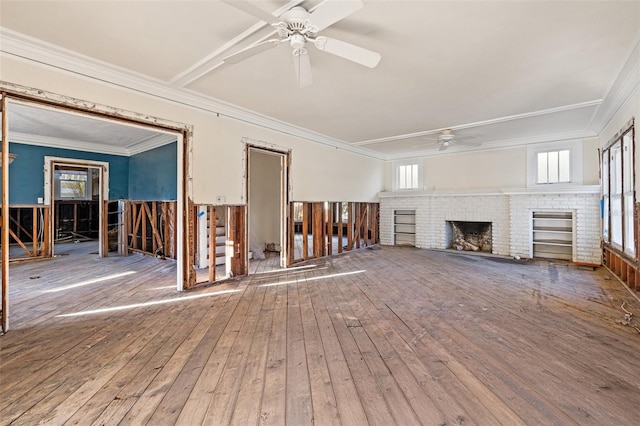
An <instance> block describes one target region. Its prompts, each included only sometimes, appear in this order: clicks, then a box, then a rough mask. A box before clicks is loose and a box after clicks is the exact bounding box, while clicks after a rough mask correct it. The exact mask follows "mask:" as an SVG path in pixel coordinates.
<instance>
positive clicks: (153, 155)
mask: <svg viewBox="0 0 640 426" xmlns="http://www.w3.org/2000/svg"><path fill="white" fill-rule="evenodd" d="M177 145H178V144H177V143H176V142H173V143H170V144H168V145H163V146H161V147H158V148H155V149H150V150H149V151H145V152H141V153H140V154H136V155H132V156H131V157H129V199H130V200H135V201H174V200H177V198H178V182H177V180H178V161H177V155H178V151H177V149H178V148H177Z"/></svg>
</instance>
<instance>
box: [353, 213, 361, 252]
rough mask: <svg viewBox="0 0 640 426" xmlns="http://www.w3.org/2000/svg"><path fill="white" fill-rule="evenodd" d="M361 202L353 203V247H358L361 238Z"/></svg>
mask: <svg viewBox="0 0 640 426" xmlns="http://www.w3.org/2000/svg"><path fill="white" fill-rule="evenodd" d="M361 204H362V203H354V207H355V215H354V216H355V218H354V225H355V232H354V234H353V239H354V240H355V241H354V242H355V247H356V248H360V240H361V239H362V233H361V230H362V210H361V208H360V207H361Z"/></svg>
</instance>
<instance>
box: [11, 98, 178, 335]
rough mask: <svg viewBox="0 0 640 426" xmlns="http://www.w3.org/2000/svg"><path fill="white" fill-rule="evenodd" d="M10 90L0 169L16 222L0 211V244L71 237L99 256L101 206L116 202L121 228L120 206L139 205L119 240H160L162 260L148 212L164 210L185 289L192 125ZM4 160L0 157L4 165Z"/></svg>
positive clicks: (42, 244) (28, 247) (160, 231)
mask: <svg viewBox="0 0 640 426" xmlns="http://www.w3.org/2000/svg"><path fill="white" fill-rule="evenodd" d="M15 90H16V94H15V98H11V99H10V96H14V95H7V94H6V93H4V92H3V93H2V99H1V100H2V122H3V123H2V124H3V125H2V145H3V151H4V152H6V153H9V152H11V154H12V155H11V160H12V166H11V170H10V171H9V168H8V167H6V166H5V167H4V170H3V177H5V178H4V179H3V182H2V199H3V213H4V212H11V213H12V214H14V213H15V215H13V216H15V218H14V220H13V221H11V218H12V217H13V216H12V215H10V214H6V215H3V216H4V217H3V223H2V225H3V226H2V242H3V244H2V247H3V248H9V249H12V248H13V247H12V244H10V243H13V242H14V241H18V240H20V243H21V244H18V243H17V242H16V244H17V245H20V246H24V247H19V248H20V250H21V251H22V253H26V256H24V255H23V257H27V258H34V257H45V258H46V257H52V256H53V255H54V246H55V247H56V248H55V251H56V254H65V253H64V251H65V250H62V247H63V244H64V243H67V242H71V243H74V244H73V245H75V243H76V242H78V243H82V245H86V244H90V245H91V248H89V249H83V250H81V251H83V252H84V253H85V254H94V255H98V256H101V257H104V256H106V255H107V253H108V252H110V251H111V247H110V246H111V241H110V238H109V236H108V235H107V234H108V230H110V229H111V226H110V224H111V221H108V220H106V219H107V216H110V215H109V214H108V213H109V212H111V210H112V208H113V210H114V213H115V214H118V215H120V217H119V219H117V223H118V226H120V225H121V224H122V223H123V222H124V221H123V216H122V213H123V210H125V209H123V206H125V205H126V206H129V205H133V204H135V203H137V204H136V205H135V206H134V207H133V208H132V209H133V210H135V209H137V212H138V213H139V214H138V215H137V216H134V215H133V214H130V215H129V217H128V219H129V222H130V223H131V225H130V228H132V229H133V230H135V231H137V232H139V234H140V235H141V237H140V238H138V239H135V237H136V234H133V235H134V236H133V237H131V236H129V237H128V236H127V235H128V234H127V233H126V232H123V231H122V230H121V229H120V230H118V231H117V232H118V235H117V236H116V241H117V243H116V244H125V245H126V244H127V243H129V244H131V241H135V242H136V243H137V244H138V245H139V246H141V247H138V250H137V251H142V252H145V250H144V249H145V248H146V249H147V251H149V250H151V249H150V247H151V248H152V249H153V250H154V253H152V254H155V253H156V251H157V247H156V246H161V245H162V249H161V252H160V253H161V255H162V258H165V257H167V258H168V257H169V256H170V255H169V254H168V253H169V250H166V249H165V248H164V241H158V240H159V239H162V236H163V235H169V232H165V228H160V227H159V226H157V225H156V222H154V221H153V219H155V218H161V219H165V218H167V217H171V218H172V219H173V221H171V222H168V221H167V223H168V225H167V230H168V231H171V233H170V236H169V237H167V239H168V242H167V244H168V245H170V246H171V247H173V248H174V250H173V251H172V252H171V258H172V259H175V260H176V264H175V265H174V266H172V267H171V268H170V270H174V271H175V277H176V281H175V282H176V287H177V290H178V291H180V290H183V289H184V280H185V279H186V278H187V277H188V275H189V269H188V268H186V265H185V262H184V259H185V257H186V255H187V253H186V252H185V251H184V244H183V243H184V230H185V223H186V222H185V219H184V218H185V215H184V214H183V213H184V206H185V204H186V186H185V183H184V182H185V181H186V177H185V174H186V173H187V172H186V171H187V170H188V161H189V158H188V156H187V154H186V153H187V152H188V150H187V145H188V143H189V139H188V137H189V135H190V133H189V132H190V129H189V127H188V126H186V125H180V124H179V123H174V122H170V121H165V120H161V119H154V120H149V122H146V121H140V119H139V118H138V114H135V113H129V112H126V111H122V110H116V109H113V108H110V107H106V106H100V107H97V106H96V108H94V109H92V110H86V109H85V108H84V104H83V103H82V102H78V101H77V100H75V99H71V98H68V99H67V98H63V99H61V100H60V103H57V102H55V105H54V102H51V100H50V99H51V97H49V98H47V94H46V93H42V94H41V95H42V99H41V98H40V96H35V97H34V96H32V95H29V94H24V93H23V92H22V91H24V92H28V93H30V91H29V89H22V88H16V89H15ZM59 98H60V97H59ZM43 99H45V100H46V99H49V100H48V101H47V102H46V103H44V102H43ZM116 117H117V118H116ZM163 124H164V125H166V127H163ZM8 163H9V161H8V159H6V160H5V158H4V156H3V165H4V164H6V165H8ZM43 165H44V170H45V172H44V174H43ZM109 170H111V171H112V172H113V173H112V174H111V177H109V174H108V173H109ZM7 172H10V173H7ZM5 175H6V176H5ZM43 181H44V182H43ZM156 207H157V209H156ZM16 212H17V213H16ZM16 215H17V216H16ZM5 218H6V219H5ZM160 222H161V223H162V221H160ZM26 223H28V224H29V226H25V225H24V224H26ZM14 234H15V235H16V236H17V238H15V237H13V235H14ZM158 235H160V237H158ZM145 237H146V238H145ZM127 238H129V239H127ZM140 240H141V242H140ZM134 244H135V243H134ZM73 245H69V246H68V247H73ZM135 248H136V247H134V249H135ZM9 251H10V250H8V249H5V250H2V260H3V261H2V292H1V294H2V300H1V305H0V306H2V311H1V315H0V316H1V319H2V321H1V322H2V331H3V332H6V331H7V330H8V329H9V296H10V286H9V273H8V272H9V263H10V262H9V260H10V259H9ZM133 251H135V250H133ZM124 252H125V253H126V250H125V251H124ZM117 253H119V254H122V252H121V251H119V250H117V249H116V250H114V253H111V254H110V255H114V254H117ZM145 253H146V252H145ZM156 257H161V256H158V255H156ZM12 260H13V259H12ZM20 260H23V259H20ZM54 266H55V262H52V263H51V268H53V267H54ZM74 273H76V275H77V278H79V279H80V280H82V277H83V275H82V274H84V276H87V277H89V276H91V277H92V279H94V278H95V277H93V275H94V274H95V270H89V269H87V270H85V271H80V270H78V271H74ZM38 279H41V280H44V279H45V278H44V277H43V276H40V275H39V276H38ZM99 282H101V281H99ZM20 284H21V283H19V282H18V283H16V284H15V285H16V286H17V287H15V288H16V291H21V289H20V287H19V286H20Z"/></svg>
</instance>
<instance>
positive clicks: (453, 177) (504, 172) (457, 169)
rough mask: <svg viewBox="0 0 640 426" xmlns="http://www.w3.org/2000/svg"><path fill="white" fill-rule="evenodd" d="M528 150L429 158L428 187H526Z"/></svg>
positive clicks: (426, 179)
mask: <svg viewBox="0 0 640 426" xmlns="http://www.w3.org/2000/svg"><path fill="white" fill-rule="evenodd" d="M526 161H527V156H526V149H525V148H524V147H515V148H506V149H495V150H490V151H477V152H469V153H456V154H451V155H442V156H434V157H426V158H424V160H423V165H424V186H425V187H426V188H434V187H435V189H436V190H441V189H487V188H491V189H493V188H524V187H525V186H526V183H527V174H526Z"/></svg>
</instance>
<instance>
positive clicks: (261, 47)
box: [222, 39, 281, 64]
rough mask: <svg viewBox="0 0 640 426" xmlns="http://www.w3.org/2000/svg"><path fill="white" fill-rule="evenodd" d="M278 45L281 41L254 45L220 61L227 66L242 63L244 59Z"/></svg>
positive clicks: (273, 40) (267, 41)
mask: <svg viewBox="0 0 640 426" xmlns="http://www.w3.org/2000/svg"><path fill="white" fill-rule="evenodd" d="M280 43H281V40H279V39H272V40H266V41H263V42H262V43H258V44H255V45H253V46H250V47H247V48H246V49H244V50H241V51H239V52H236V53H234V54H232V55H229V56H227V57H226V58H224V59H222V62H225V63H227V64H237V63H238V62H241V61H244V60H245V59H248V58H250V57H252V56H255V55H257V54H258V53H262V52H264V51H266V50H269V49H271V48H274V47H276V46H278V45H279V44H280Z"/></svg>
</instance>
